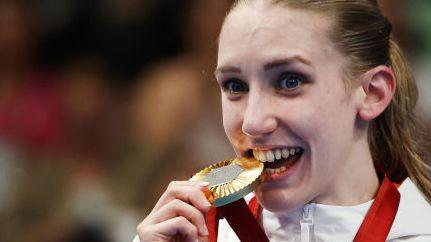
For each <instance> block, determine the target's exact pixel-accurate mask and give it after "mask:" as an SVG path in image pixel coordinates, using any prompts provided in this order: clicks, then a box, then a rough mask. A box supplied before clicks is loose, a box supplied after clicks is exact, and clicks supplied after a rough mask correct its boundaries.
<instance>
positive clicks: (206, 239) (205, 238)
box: [198, 236, 209, 242]
mask: <svg viewBox="0 0 431 242" xmlns="http://www.w3.org/2000/svg"><path fill="white" fill-rule="evenodd" d="M198 241H199V242H209V237H208V236H200V237H199V238H198Z"/></svg>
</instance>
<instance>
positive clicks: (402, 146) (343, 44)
mask: <svg viewBox="0 0 431 242" xmlns="http://www.w3.org/2000/svg"><path fill="white" fill-rule="evenodd" d="M268 1H272V3H274V4H282V5H285V6H289V7H292V8H297V9H302V10H307V11H313V12H318V13H323V14H330V16H334V18H335V28H334V29H333V30H332V32H331V33H330V38H331V39H332V40H333V41H334V43H335V44H336V45H337V47H338V49H339V50H340V52H341V53H342V54H343V55H345V56H346V57H348V58H349V59H350V61H349V66H348V68H347V72H346V73H345V74H346V79H347V84H349V80H353V79H354V77H357V76H359V75H361V74H363V73H365V72H366V71H368V70H370V69H372V68H373V67H376V66H378V65H387V66H389V67H390V68H391V69H392V71H393V73H394V75H395V78H396V82H397V83H396V84H397V89H396V92H395V95H394V97H393V99H392V101H391V103H390V105H389V106H388V107H387V109H386V110H385V111H384V112H383V113H382V114H381V115H380V116H379V117H377V118H376V119H375V120H373V121H372V122H371V123H370V125H369V128H368V137H369V138H368V139H369V145H370V149H371V154H372V156H373V160H374V164H375V166H376V168H377V169H378V170H380V171H382V172H384V173H385V174H387V175H388V176H389V178H390V179H391V180H392V181H394V182H401V181H402V180H403V179H405V178H406V177H407V176H408V177H410V179H411V180H412V181H413V182H414V183H415V184H416V185H417V186H418V188H419V189H420V190H421V191H422V193H423V194H424V195H425V197H426V198H427V199H428V201H430V202H431V168H430V166H429V164H427V163H426V162H425V150H421V149H422V147H424V144H423V143H422V140H421V139H420V137H424V136H423V135H422V133H421V131H420V130H421V129H420V127H421V126H420V124H419V122H418V120H417V118H416V115H415V112H414V109H415V106H416V102H417V99H418V90H417V86H416V83H415V80H414V78H413V76H412V74H411V71H410V69H409V67H408V65H407V63H406V60H405V58H404V56H403V54H402V51H401V49H400V48H399V47H398V45H397V44H396V43H395V41H394V40H393V38H392V35H391V28H392V27H391V24H390V22H389V21H388V20H387V19H386V18H385V17H384V16H383V15H382V13H381V11H380V8H379V5H378V3H377V0H268ZM248 2H251V1H250V0H237V1H236V2H235V4H234V5H233V8H235V7H236V6H238V4H243V3H244V4H246V3H248Z"/></svg>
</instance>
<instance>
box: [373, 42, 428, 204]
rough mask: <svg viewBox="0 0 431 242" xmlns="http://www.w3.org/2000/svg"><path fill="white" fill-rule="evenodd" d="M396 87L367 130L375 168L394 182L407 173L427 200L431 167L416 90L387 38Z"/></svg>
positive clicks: (401, 59) (404, 64)
mask: <svg viewBox="0 0 431 242" xmlns="http://www.w3.org/2000/svg"><path fill="white" fill-rule="evenodd" d="M388 65H389V66H390V67H391V69H392V71H393V73H394V75H395V78H396V81H397V89H396V92H395V94H394V97H393V99H392V102H391V104H390V105H389V106H388V108H387V109H386V110H385V111H384V113H383V114H382V115H380V116H379V117H378V118H377V119H375V120H374V121H373V122H372V123H371V125H370V127H369V130H368V134H369V143H370V148H371V154H372V155H373V160H374V161H375V163H376V167H378V168H379V169H381V170H382V171H383V172H385V173H386V174H387V175H388V176H389V178H390V179H391V180H392V181H394V182H401V181H402V180H403V179H404V178H406V177H407V176H408V177H410V179H411V180H412V181H413V182H414V183H415V184H416V185H417V187H418V188H419V189H420V190H421V191H422V193H423V194H424V195H425V196H426V198H427V200H428V201H429V202H431V167H430V165H429V164H427V163H426V162H425V157H426V154H425V153H426V151H425V150H421V147H424V142H425V140H424V139H421V137H425V136H424V133H423V127H421V126H420V124H419V122H418V120H417V117H416V115H415V112H414V109H415V106H416V103H417V99H418V89H417V86H416V83H415V81H414V78H413V76H412V74H411V70H410V68H409V67H408V65H407V63H406V61H405V58H404V56H403V54H402V52H401V49H400V48H399V47H398V45H397V44H396V43H395V42H394V41H393V39H392V38H390V40H389V63H388Z"/></svg>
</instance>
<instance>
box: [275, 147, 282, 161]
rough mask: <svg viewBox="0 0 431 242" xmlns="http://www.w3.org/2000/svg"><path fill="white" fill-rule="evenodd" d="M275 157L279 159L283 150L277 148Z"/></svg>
mask: <svg viewBox="0 0 431 242" xmlns="http://www.w3.org/2000/svg"><path fill="white" fill-rule="evenodd" d="M275 159H277V160H280V159H281V151H280V150H279V149H277V150H275Z"/></svg>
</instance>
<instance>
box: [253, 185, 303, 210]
mask: <svg viewBox="0 0 431 242" xmlns="http://www.w3.org/2000/svg"><path fill="white" fill-rule="evenodd" d="M295 194H297V193H296V192H294V191H286V189H285V188H284V189H282V188H272V189H269V188H266V187H260V186H258V187H257V189H256V195H257V199H258V201H259V203H260V204H261V205H262V207H264V208H265V209H266V210H268V211H271V212H290V211H292V210H294V209H296V208H298V207H300V206H302V205H304V204H305V203H307V202H306V200H305V199H301V197H300V196H298V195H299V194H298V195H295Z"/></svg>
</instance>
